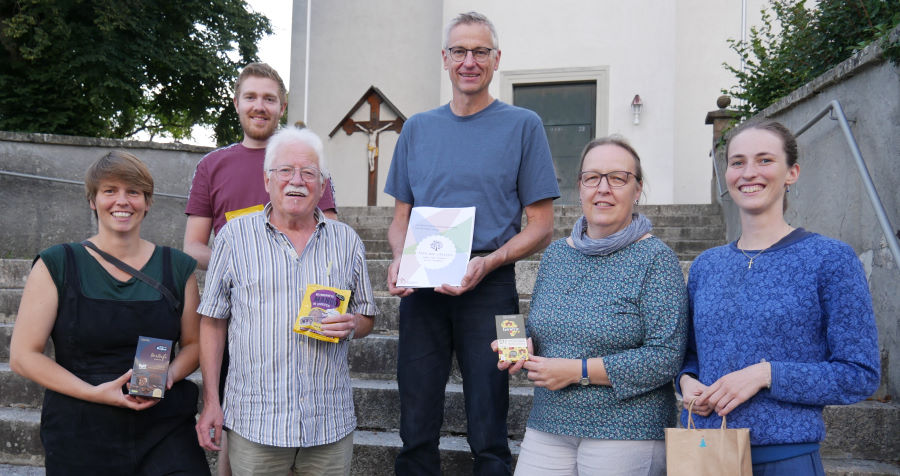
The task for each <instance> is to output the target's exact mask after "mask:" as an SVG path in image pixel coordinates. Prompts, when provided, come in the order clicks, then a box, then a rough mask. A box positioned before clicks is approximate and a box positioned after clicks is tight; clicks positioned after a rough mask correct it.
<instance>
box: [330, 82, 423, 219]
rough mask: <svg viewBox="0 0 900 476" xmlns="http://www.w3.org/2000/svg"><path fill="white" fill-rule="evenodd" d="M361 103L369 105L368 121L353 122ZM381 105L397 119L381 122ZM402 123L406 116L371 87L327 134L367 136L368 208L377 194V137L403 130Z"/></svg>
mask: <svg viewBox="0 0 900 476" xmlns="http://www.w3.org/2000/svg"><path fill="white" fill-rule="evenodd" d="M363 103H369V120H368V121H354V120H353V114H355V113H356V111H358V110H359V108H360V107H362V105H363ZM382 105H384V106H385V107H387V108H388V109H390V110H391V112H393V113H394V115H395V116H397V118H396V119H393V120H389V121H387V120H382V119H381V106H382ZM404 122H406V116H404V115H403V114H402V113H401V112H400V110H398V109H397V107H396V106H394V104H393V103H391V101H389V100H388V98H386V97H385V96H384V94H383V93H382V92H381V91H380V90H379V89H378V88H376V87H375V86H371V87H370V88H369V89H368V91H366V93H365V94H363V95H362V97H361V98H359V101H357V102H356V104H354V105H353V107H352V108H350V112H348V113H347V115H346V116H344V118H343V119H341V122H339V123H338V125H337V126H335V127H334V129H333V130H332V131H331V133H330V134H328V137H334V135H335V134H336V133H337V131H339V130H343V131H344V132H345V133H347V135H350V134H353V133H354V132H365V133H366V134H368V136H369V140H368V143H367V144H366V159H367V160H366V165H367V168H368V170H369V191H368V198H367V204H368V205H369V206H375V204H376V203H375V202H376V196H377V193H378V136H379V134H381V133H382V132H386V131H394V132H397V133H399V132H400V130H401V129H402V128H403V123H404Z"/></svg>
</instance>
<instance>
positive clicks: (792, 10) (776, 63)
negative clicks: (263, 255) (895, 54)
mask: <svg viewBox="0 0 900 476" xmlns="http://www.w3.org/2000/svg"><path fill="white" fill-rule="evenodd" d="M805 3H806V2H804V0H770V2H769V8H767V9H763V11H762V24H761V25H760V27H758V28H757V27H753V28H751V30H750V40H749V41H747V42H741V41H737V40H729V45H730V47H731V49H732V50H734V51H735V52H737V53H738V55H740V56H741V58H742V59H743V60H744V67H745V69H744V70H741V69H740V67H736V66H731V65H728V64H726V65H725V68H726V69H727V70H728V71H730V72H732V73H733V74H734V75H735V77H736V78H737V82H738V84H737V86H735V87H733V88H731V90H723V91H722V92H724V93H725V94H730V95H731V96H733V97H735V98H738V99H742V100H743V101H742V104H740V105H739V106H738V110H739V111H740V113H741V115H742V117H749V116H751V115H753V114H755V113H757V112H759V111H760V110H762V109H765V108H766V107H768V106H769V105H771V104H772V103H774V102H775V101H777V100H779V99H781V98H782V97H784V96H786V95H787V94H789V93H790V92H791V91H794V90H795V89H797V88H799V87H800V86H802V85H804V84H806V83H808V82H809V81H811V80H813V79H815V78H816V77H817V76H819V75H821V74H822V73H824V72H825V71H827V70H828V69H830V68H831V67H833V66H835V65H837V64H838V63H840V62H841V61H843V60H845V59H847V58H849V57H850V55H852V54H853V53H854V52H855V51H857V50H859V49H861V48H863V47H865V46H866V45H868V44H870V43H871V42H873V41H882V45H883V46H884V47H885V51H886V53H888V54H889V57H890V51H892V50H891V48H893V49H894V51H896V48H897V47H898V45H897V44H896V43H897V42H896V41H895V42H894V43H892V44H888V43H887V34H888V33H889V32H890V31H891V29H892V28H894V27H896V26H897V24H900V0H820V1H819V2H817V3H816V5H815V7H814V8H812V9H807V8H806V7H805V5H804V4H805ZM776 22H777V25H776Z"/></svg>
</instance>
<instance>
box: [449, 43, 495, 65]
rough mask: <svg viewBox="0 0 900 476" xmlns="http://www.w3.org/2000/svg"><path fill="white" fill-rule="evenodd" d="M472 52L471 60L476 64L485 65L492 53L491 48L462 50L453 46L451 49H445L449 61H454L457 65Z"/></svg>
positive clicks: (481, 47) (460, 47)
mask: <svg viewBox="0 0 900 476" xmlns="http://www.w3.org/2000/svg"><path fill="white" fill-rule="evenodd" d="M470 51H471V52H472V58H474V59H475V62H476V63H485V62H487V60H488V58H490V57H491V52H492V51H494V49H493V48H485V47H483V46H480V47H478V48H472V49H471V50H470V49H468V48H463V47H462V46H454V47H451V48H447V53H448V54H449V55H450V59H452V60H453V61H456V62H457V63H462V62H463V61H465V60H466V56H467V55H468V54H469V52H470Z"/></svg>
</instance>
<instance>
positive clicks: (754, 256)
mask: <svg viewBox="0 0 900 476" xmlns="http://www.w3.org/2000/svg"><path fill="white" fill-rule="evenodd" d="M771 247H772V246H771V245H770V246H768V247H766V248H764V249H762V250H760V251H759V253H756V254H755V255H753V256H750V255H748V254H747V253H745V252H744V250H742V249H740V248H738V251H740V252H741V254H742V255H744V256H746V257H747V258H749V259H750V263H749V264H748V265H747V269H750V268H752V267H753V260H755V259H756V258H758V257H759V255H761V254H763V251H766V250H767V249H769V248H771Z"/></svg>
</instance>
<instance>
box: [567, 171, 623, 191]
mask: <svg viewBox="0 0 900 476" xmlns="http://www.w3.org/2000/svg"><path fill="white" fill-rule="evenodd" d="M585 174H594V175H596V177H597V183H596V184H594V185H590V184H588V183H586V182H587V180H586V179H585V177H584V175H585ZM618 174H625V178H624V179H622V178H621V177H617V176H616V175H618ZM604 177H606V184H607V185H609V188H622V187H624V186H626V185H628V177H634V178H635V180H637V175H635V174H634V173H632V172H629V171H627V170H613V171H612V172H607V173H605V174H601V173H600V172H594V171H593V170H585V171H584V172H581V173H580V174H578V183H580V184H581V185H582V186H583V187H586V188H597V187H599V186H600V183H602V182H603V178H604ZM610 177H612V179H613V180H612V181H611V180H610ZM590 178H593V177H590ZM619 180H622V183H621V184H618V185H615V184H613V181H619Z"/></svg>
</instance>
